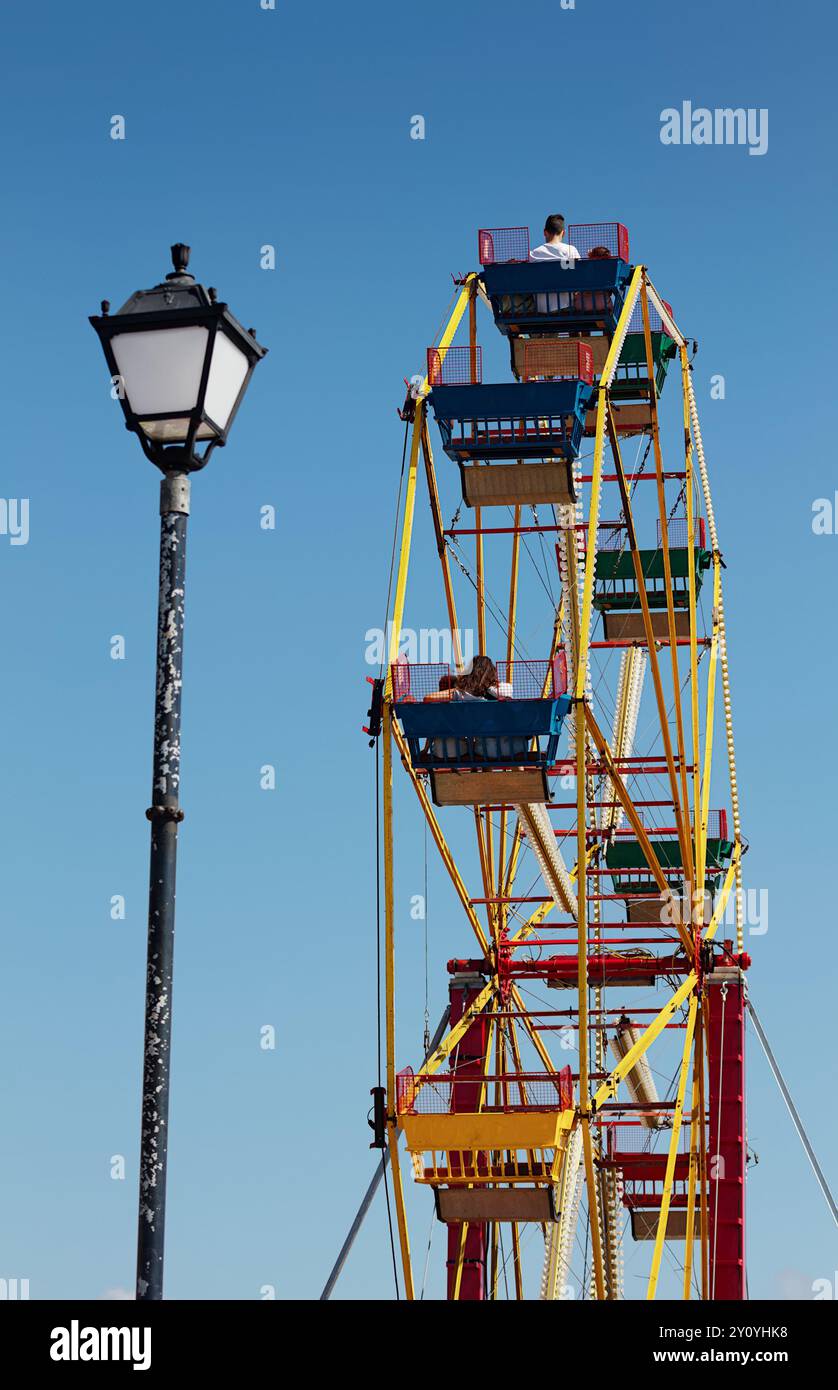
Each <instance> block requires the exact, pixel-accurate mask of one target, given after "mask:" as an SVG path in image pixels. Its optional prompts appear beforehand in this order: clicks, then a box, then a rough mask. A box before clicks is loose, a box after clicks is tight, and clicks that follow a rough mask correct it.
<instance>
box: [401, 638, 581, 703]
mask: <svg viewBox="0 0 838 1390" xmlns="http://www.w3.org/2000/svg"><path fill="white" fill-rule="evenodd" d="M390 670H391V672H392V680H393V700H394V701H395V702H396V703H398V702H399V701H406V700H413V701H420V700H424V699H425V697H426V696H427V695H434V696H436V697H437V698H440V697H441V698H443V699H445V698H450V696H451V691H452V690H453V689H454V688H455V687H456V686H457V685H458V683H459V681H460V680H461V679H462V678H461V677H458V676H457V675H455V674H452V672H451V667H450V665H448V664H447V663H446V662H443V661H430V662H412V661H411V662H408V661H401V660H399V661H396V662H394V663H393V665H392V666H391V668H390ZM495 671H496V672H497V684H496V686H495V687H494V688H495V690H496V691H497V698H499V699H501V700H543V699H547V700H549V699H553V698H555V697H557V696H559V695H564V694H565V693H566V692H567V657H566V656H565V652H564V649H563V648H560V649H559V650H558V651H557V652H556V654H555V656H553V657H552V658H551V659H550V660H549V661H529V660H526V659H524V658H523V657H522V658H517V659H516V660H515V661H498V662H497V663H495Z"/></svg>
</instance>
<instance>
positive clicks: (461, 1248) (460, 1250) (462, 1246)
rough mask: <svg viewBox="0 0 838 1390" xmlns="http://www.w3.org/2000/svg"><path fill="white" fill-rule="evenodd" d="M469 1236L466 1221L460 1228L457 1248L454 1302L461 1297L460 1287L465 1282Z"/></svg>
mask: <svg viewBox="0 0 838 1390" xmlns="http://www.w3.org/2000/svg"><path fill="white" fill-rule="evenodd" d="M467 1235H468V1222H467V1221H464V1222H463V1223H462V1225H461V1226H460V1240H459V1244H458V1246H457V1271H456V1273H455V1275H454V1295H453V1297H454V1300H455V1301H458V1300H459V1297H460V1286H461V1284H462V1282H463V1257H464V1255H465V1253H466V1236H467Z"/></svg>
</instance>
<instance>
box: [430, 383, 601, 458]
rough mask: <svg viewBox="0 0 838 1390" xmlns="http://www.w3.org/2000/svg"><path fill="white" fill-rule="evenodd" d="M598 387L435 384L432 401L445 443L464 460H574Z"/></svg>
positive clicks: (451, 453) (448, 450) (453, 454)
mask: <svg viewBox="0 0 838 1390" xmlns="http://www.w3.org/2000/svg"><path fill="white" fill-rule="evenodd" d="M592 390H593V388H592V387H591V386H589V385H588V384H587V383H586V382H583V381H577V380H567V381H527V382H501V383H498V384H497V385H494V384H492V385H486V386H435V387H434V388H433V390H432V392H431V397H430V399H431V404H432V406H433V410H434V415H435V417H436V420H437V424H438V425H439V432H440V435H441V437H442V447H443V449H444V450H445V452H446V454H447V455H448V457H449V458H451V459H453V460H454V461H455V462H459V461H461V460H463V459H543V458H562V459H574V458H576V456H577V454H578V452H579V445H580V443H581V439H582V431H583V429H584V426H585V411H586V408H587V406H588V402H589V401H590V399H591V395H592Z"/></svg>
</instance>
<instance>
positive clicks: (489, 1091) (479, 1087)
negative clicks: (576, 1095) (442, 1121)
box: [396, 1066, 573, 1115]
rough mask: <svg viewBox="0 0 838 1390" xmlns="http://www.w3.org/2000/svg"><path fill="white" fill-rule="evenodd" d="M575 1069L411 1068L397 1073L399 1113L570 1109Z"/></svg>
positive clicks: (442, 1113) (423, 1113)
mask: <svg viewBox="0 0 838 1390" xmlns="http://www.w3.org/2000/svg"><path fill="white" fill-rule="evenodd" d="M572 1108H573V1073H572V1072H571V1069H570V1067H569V1066H568V1067H563V1068H562V1070H561V1071H557V1072H504V1073H503V1074H499V1073H498V1074H496V1073H493V1074H491V1075H489V1076H485V1077H484V1076H457V1074H456V1072H453V1073H452V1072H435V1073H434V1074H433V1075H432V1076H428V1077H425V1076H422V1075H420V1076H416V1075H415V1074H414V1072H413V1071H412V1069H411V1068H410V1067H406V1068H405V1069H404V1071H400V1072H399V1073H398V1075H397V1076H396V1111H397V1113H398V1114H399V1115H451V1114H462V1113H464V1112H465V1113H468V1112H469V1111H474V1112H475V1113H476V1112H477V1111H478V1109H479V1110H480V1112H481V1113H482V1112H485V1113H487V1114H498V1113H499V1112H501V1113H503V1112H506V1111H509V1110H514V1111H528V1110H570V1109H572Z"/></svg>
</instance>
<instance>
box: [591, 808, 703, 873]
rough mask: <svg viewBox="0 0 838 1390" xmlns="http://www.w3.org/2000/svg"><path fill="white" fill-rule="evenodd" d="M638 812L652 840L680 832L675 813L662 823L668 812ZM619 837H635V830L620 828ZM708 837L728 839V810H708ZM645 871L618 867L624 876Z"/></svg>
mask: <svg viewBox="0 0 838 1390" xmlns="http://www.w3.org/2000/svg"><path fill="white" fill-rule="evenodd" d="M636 814H637V818H638V820H639V821H640V824H641V825H642V826H643V827H644V829H645V830H646V832H647V834H648V836H649V839H650V840H655V839H659V838H660V837H662V836H663V837H666V838H671V837H672V836H673V835H677V834H678V827H677V826H676V825H675V820H674V815H670V817H669V821H668V823H666V824H663V823H661V819H660V817H661V815H662V814H663V815H664V816H666V814H667V813H666V812H661V811H646V810H642V809H637V808H636ZM617 837H618V838H619V839H625V840H631V839H633V838H634V832H633V831H631V830H629V829H628V828H627V829H625V830H618V831H617ZM707 838H708V840H726V839H727V838H728V833H727V811H708V812H707ZM664 867H665V866H664ZM645 872H646V870H641V869H628V868H626V869H623V868H618V869H617V873H618V874H620V876H623V875H624V874H628V873H645Z"/></svg>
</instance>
